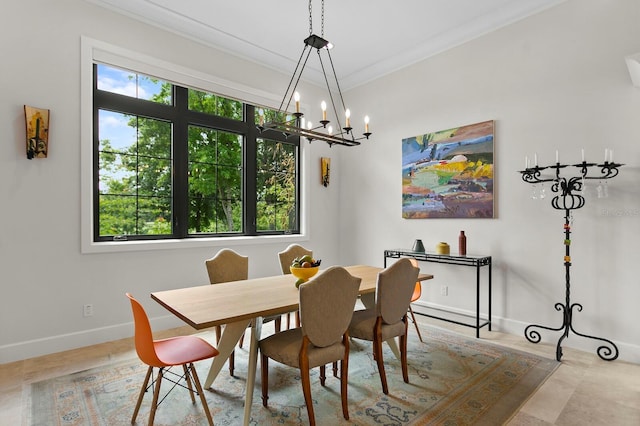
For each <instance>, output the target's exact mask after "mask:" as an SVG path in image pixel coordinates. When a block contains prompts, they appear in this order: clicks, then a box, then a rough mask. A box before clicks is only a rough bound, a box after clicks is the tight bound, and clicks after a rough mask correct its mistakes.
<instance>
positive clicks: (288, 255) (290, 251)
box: [278, 244, 313, 328]
mask: <svg viewBox="0 0 640 426" xmlns="http://www.w3.org/2000/svg"><path fill="white" fill-rule="evenodd" d="M307 254H308V255H309V256H313V251H311V250H307V249H306V248H304V247H302V246H301V245H299V244H290V245H289V247H287V248H286V249H284V250H283V251H281V252H279V253H278V259H280V267H281V268H282V273H283V274H290V273H291V270H290V269H289V267H290V266H291V263H292V262H293V259H295V258H296V257H302V256H304V255H307ZM290 319H291V314H290V313H288V314H287V327H286V328H289V321H290ZM295 321H296V327H300V315H299V313H298V312H296V319H295Z"/></svg>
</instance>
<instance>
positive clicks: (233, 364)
mask: <svg viewBox="0 0 640 426" xmlns="http://www.w3.org/2000/svg"><path fill="white" fill-rule="evenodd" d="M235 368H236V351H231V353H230V354H229V375H230V376H233V370H235Z"/></svg>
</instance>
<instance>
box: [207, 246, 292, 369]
mask: <svg viewBox="0 0 640 426" xmlns="http://www.w3.org/2000/svg"><path fill="white" fill-rule="evenodd" d="M204 263H205V265H206V266H207V273H208V274H209V282H210V283H211V284H219V283H226V282H229V281H240V280H246V279H248V278H249V258H248V257H247V256H242V255H240V254H238V253H237V252H235V251H234V250H231V249H228V248H225V249H222V250H220V251H218V253H216V255H215V256H213V257H212V258H211V259H207V260H205V262H204ZM269 320H275V321H276V323H275V328H276V331H280V317H279V316H278V317H277V318H265V322H266V321H269ZM221 332H222V327H221V326H219V325H217V326H216V343H219V342H220V335H221ZM240 347H242V339H241V340H240ZM234 368H235V356H234V352H231V355H229V373H230V374H231V375H232V376H233V370H234Z"/></svg>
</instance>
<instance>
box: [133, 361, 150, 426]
mask: <svg viewBox="0 0 640 426" xmlns="http://www.w3.org/2000/svg"><path fill="white" fill-rule="evenodd" d="M151 373H153V367H151V366H149V368H147V375H146V376H145V377H144V383H143V384H142V389H140V395H139V396H138V402H137V403H136V408H135V409H134V410H133V416H132V417H131V423H132V424H133V423H135V422H136V417H138V411H140V405H141V404H142V398H144V394H145V392H146V391H147V385H148V384H149V380H150V379H151Z"/></svg>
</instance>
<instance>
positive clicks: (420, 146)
mask: <svg viewBox="0 0 640 426" xmlns="http://www.w3.org/2000/svg"><path fill="white" fill-rule="evenodd" d="M493 136H494V122H493V120H490V121H484V122H482V123H476V124H470V125H467V126H462V127H456V128H453V129H447V130H441V131H437V132H433V133H426V134H423V135H418V136H413V137H410V138H405V139H403V140H402V217H403V218H406V219H426V218H493V217H494V215H493V209H494V192H493V173H494V156H493Z"/></svg>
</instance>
